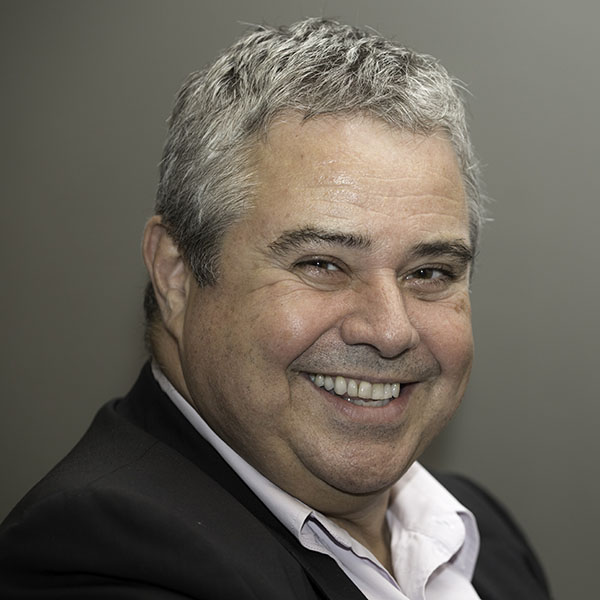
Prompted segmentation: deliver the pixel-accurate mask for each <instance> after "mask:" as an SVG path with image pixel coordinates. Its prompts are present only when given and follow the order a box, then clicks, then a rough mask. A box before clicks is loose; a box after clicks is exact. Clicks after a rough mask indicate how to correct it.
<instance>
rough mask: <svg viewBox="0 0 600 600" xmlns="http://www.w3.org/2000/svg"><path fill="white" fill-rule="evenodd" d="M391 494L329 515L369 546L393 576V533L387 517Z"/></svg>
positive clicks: (359, 540) (379, 496)
mask: <svg viewBox="0 0 600 600" xmlns="http://www.w3.org/2000/svg"><path fill="white" fill-rule="evenodd" d="M389 496H390V494H389V492H386V493H383V494H379V495H378V496H377V497H375V498H373V501H372V502H371V503H369V504H367V505H364V506H363V507H361V508H360V509H358V510H354V511H352V512H348V513H344V514H335V515H334V514H329V515H327V516H328V517H329V518H330V519H331V520H332V521H333V522H334V523H336V524H337V525H339V526H340V527H342V528H343V529H345V530H346V531H347V532H348V533H349V534H350V535H351V536H352V537H353V538H354V539H355V540H357V541H358V542H360V543H361V544H362V545H363V546H364V547H365V548H367V549H368V550H369V551H370V552H371V553H372V554H373V555H374V556H375V558H377V560H379V562H380V563H381V564H382V565H383V566H384V567H385V568H386V569H387V570H388V572H389V573H390V574H391V575H392V576H393V575H394V569H393V564H392V552H391V546H390V543H391V533H390V530H389V527H388V524H387V519H386V512H387V508H388V503H389Z"/></svg>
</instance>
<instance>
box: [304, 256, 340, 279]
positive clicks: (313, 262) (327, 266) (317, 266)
mask: <svg viewBox="0 0 600 600" xmlns="http://www.w3.org/2000/svg"><path fill="white" fill-rule="evenodd" d="M296 268H298V269H301V270H302V271H304V272H305V273H309V274H311V275H315V276H319V275H320V276H328V275H338V274H340V273H341V272H342V269H341V268H340V267H339V266H338V265H337V264H336V263H334V262H332V261H330V260H327V259H325V258H311V259H307V260H302V261H300V262H298V263H296Z"/></svg>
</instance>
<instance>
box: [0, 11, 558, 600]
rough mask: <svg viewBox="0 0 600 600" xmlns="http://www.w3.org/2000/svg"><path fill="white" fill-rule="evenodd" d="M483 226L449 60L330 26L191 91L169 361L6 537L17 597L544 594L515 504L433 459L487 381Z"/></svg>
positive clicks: (302, 31)
mask: <svg viewBox="0 0 600 600" xmlns="http://www.w3.org/2000/svg"><path fill="white" fill-rule="evenodd" d="M481 220H482V210H481V202H480V198H479V195H478V180H477V167H476V162H475V160H474V158H473V153H472V150H471V147H470V142H469V138H468V133H467V128H466V124H465V118H464V110H463V105H462V102H461V100H460V97H459V94H458V91H457V87H456V84H455V83H454V82H453V80H452V79H451V78H450V77H449V76H448V75H447V73H446V72H445V70H444V69H443V68H442V67H441V66H439V65H438V64H437V63H436V62H435V61H434V60H433V59H431V58H430V57H427V56H423V55H418V54H416V53H413V52H411V51H409V50H406V49H404V48H401V47H399V46H397V45H395V44H392V43H390V42H387V41H385V40H383V39H381V38H380V37H379V36H377V35H374V34H372V33H365V32H362V31H358V30H356V29H353V28H350V27H346V26H342V25H339V24H337V23H334V22H329V21H322V20H315V19H309V20H306V21H304V22H301V23H298V24H296V25H294V26H292V27H290V28H289V29H286V28H282V29H270V28H266V27H261V28H259V29H257V30H256V31H253V32H251V33H249V34H247V35H246V36H245V37H244V38H242V39H241V40H240V41H239V42H238V43H237V44H235V45H234V46H233V47H232V48H231V49H229V50H228V51H226V52H225V53H224V54H223V55H222V56H221V57H220V58H219V59H218V60H217V61H216V62H215V63H214V64H213V65H212V66H210V67H209V68H208V69H207V70H206V71H204V72H202V73H196V74H193V75H192V76H191V77H190V78H189V79H188V81H187V82H186V83H185V84H184V86H183V88H182V90H181V91H180V93H179V96H178V98H177V102H176V105H175V108H174V112H173V116H172V119H171V123H170V131H169V138H168V141H167V145H166V148H165V154H164V158H163V162H162V165H161V180H160V186H159V191H158V201H157V214H156V216H154V217H153V218H152V219H151V220H150V221H149V223H148V225H147V227H146V230H145V235H144V242H143V254H144V260H145V263H146V265H147V268H148V272H149V275H150V280H151V286H150V287H149V289H148V291H147V295H146V300H145V306H146V312H147V318H148V332H147V337H148V342H149V345H150V348H151V351H152V363H151V364H148V365H147V366H146V367H145V368H144V370H143V371H142V374H141V376H140V378H139V379H138V382H137V383H136V385H135V387H134V388H133V390H132V391H131V392H130V394H129V395H128V396H127V397H126V398H124V399H121V400H118V401H115V402H112V403H109V404H108V405H107V406H105V407H104V408H103V409H102V410H101V411H100V413H99V414H98V416H97V418H96V420H95V421H94V423H93V424H92V426H91V428H90V430H89V431H88V432H87V433H86V435H85V436H84V438H83V439H82V441H81V442H80V443H79V444H78V446H77V447H76V448H75V449H74V450H73V452H72V453H71V454H70V455H69V456H68V457H67V458H66V459H65V460H64V461H63V462H62V463H61V464H60V465H59V466H58V467H57V468H56V469H55V470H54V471H53V472H52V473H51V474H50V475H49V476H47V477H46V478H45V479H44V480H43V481H42V482H41V483H40V484H38V486H36V488H34V489H33V490H32V492H30V494H29V495H28V496H27V497H26V498H25V499H24V500H23V501H22V503H21V504H20V505H19V506H18V507H17V508H16V509H15V510H14V511H13V513H12V514H11V515H10V516H9V518H8V519H7V521H6V522H5V523H4V525H3V528H2V532H1V534H0V535H1V537H0V548H1V551H0V558H1V561H2V563H1V564H2V567H1V570H2V571H1V574H2V584H1V585H0V592H1V593H2V594H1V595H2V597H8V598H12V597H15V598H16V597H19V598H63V597H77V598H157V599H158V598H161V599H162V598H260V599H269V598H272V599H274V600H275V599H277V600H281V599H285V598H339V599H342V598H344V599H350V598H364V597H367V598H370V599H376V598H390V599H407V598H409V599H411V600H417V599H425V598H426V599H427V600H432V599H440V598H445V599H447V598H460V599H465V600H466V599H476V598H484V599H496V598H505V599H511V600H515V599H518V598H527V600H534V599H536V598H548V597H549V593H548V590H547V586H546V583H545V581H544V576H543V574H542V572H541V569H540V567H539V565H538V563H537V561H536V559H535V557H534V556H533V554H532V552H531V550H530V549H529V548H528V546H527V543H526V541H525V540H524V538H523V537H522V535H521V534H520V533H519V531H518V529H517V528H516V526H515V525H514V524H513V523H512V522H511V520H510V518H509V517H508V516H507V515H506V514H505V513H504V511H503V510H502V509H501V508H500V507H498V505H497V504H496V503H495V502H494V501H493V500H492V499H491V498H489V497H488V496H487V495H486V494H484V493H483V492H482V491H481V490H479V489H478V488H476V487H475V486H474V485H473V484H470V483H468V482H466V481H465V480H462V479H459V478H452V477H445V478H444V477H442V478H440V481H441V482H442V483H443V484H444V485H445V486H446V487H444V485H442V483H440V481H438V480H436V479H434V478H433V477H432V476H431V475H430V474H429V473H427V472H426V471H425V470H424V469H423V468H422V467H421V466H420V465H418V463H416V462H415V461H416V459H417V458H418V456H419V455H420V454H421V452H422V451H423V450H424V449H425V448H426V447H427V445H428V444H429V442H430V441H431V440H432V439H433V438H434V437H435V435H436V434H437V433H438V432H439V431H440V430H441V429H442V428H443V426H444V425H445V423H446V422H447V421H448V420H449V419H450V418H451V416H452V414H453V413H454V411H455V410H456V408H457V406H458V404H459V403H460V400H461V398H462V396H463V393H464V391H465V387H466V385H467V380H468V376H469V371H470V367H471V360H472V335H471V325H470V304H469V279H470V275H471V267H472V262H473V257H474V255H475V251H476V244H477V236H478V230H479V226H480V223H481ZM451 492H452V493H451ZM473 513H474V514H475V517H477V519H478V521H477V522H476V520H475V517H474V516H473ZM478 527H479V529H478ZM480 537H481V544H480Z"/></svg>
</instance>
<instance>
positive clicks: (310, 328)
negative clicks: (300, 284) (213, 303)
mask: <svg viewBox="0 0 600 600" xmlns="http://www.w3.org/2000/svg"><path fill="white" fill-rule="evenodd" d="M331 300H332V299H331V298H328V297H327V294H325V297H324V295H323V294H319V293H315V292H312V291H298V292H294V293H290V294H287V295H284V296H280V297H279V298H277V299H271V300H270V301H269V302H268V308H266V307H267V304H266V303H265V302H259V303H258V306H256V308H255V310H254V311H253V317H252V321H253V324H252V328H253V331H254V332H255V336H256V338H257V339H258V340H260V343H259V344H258V347H262V348H263V349H264V351H265V352H266V353H268V355H269V359H270V360H276V361H277V362H279V363H283V364H286V365H289V364H290V363H291V362H292V361H293V360H294V359H296V358H297V357H298V356H299V355H300V354H302V353H303V352H304V351H305V350H306V349H307V348H309V347H310V346H311V345H313V344H314V343H315V342H316V341H317V340H318V339H319V338H320V337H321V336H322V335H323V334H324V333H326V332H327V331H328V330H329V329H331V328H332V327H335V325H336V323H337V321H338V320H339V314H338V310H337V309H336V307H339V303H336V302H335V301H334V302H332V301H331Z"/></svg>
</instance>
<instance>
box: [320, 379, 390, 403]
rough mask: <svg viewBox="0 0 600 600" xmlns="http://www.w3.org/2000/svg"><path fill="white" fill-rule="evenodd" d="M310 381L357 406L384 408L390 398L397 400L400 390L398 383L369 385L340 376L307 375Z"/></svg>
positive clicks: (368, 383)
mask: <svg viewBox="0 0 600 600" xmlns="http://www.w3.org/2000/svg"><path fill="white" fill-rule="evenodd" d="M309 378H310V380H311V381H312V382H313V383H314V384H315V385H316V386H317V387H322V388H325V389H326V390H327V391H328V392H331V393H332V394H336V395H337V396H345V397H346V398H347V399H348V400H349V401H350V402H352V403H353V404H356V405H358V406H370V407H376V406H385V405H386V404H388V402H389V401H390V400H391V399H392V398H397V397H398V396H399V395H400V391H401V389H402V386H401V384H399V383H371V382H369V381H356V380H355V379H346V378H345V377H342V376H341V375H337V376H332V375H322V374H320V373H314V374H313V373H311V374H309Z"/></svg>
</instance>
